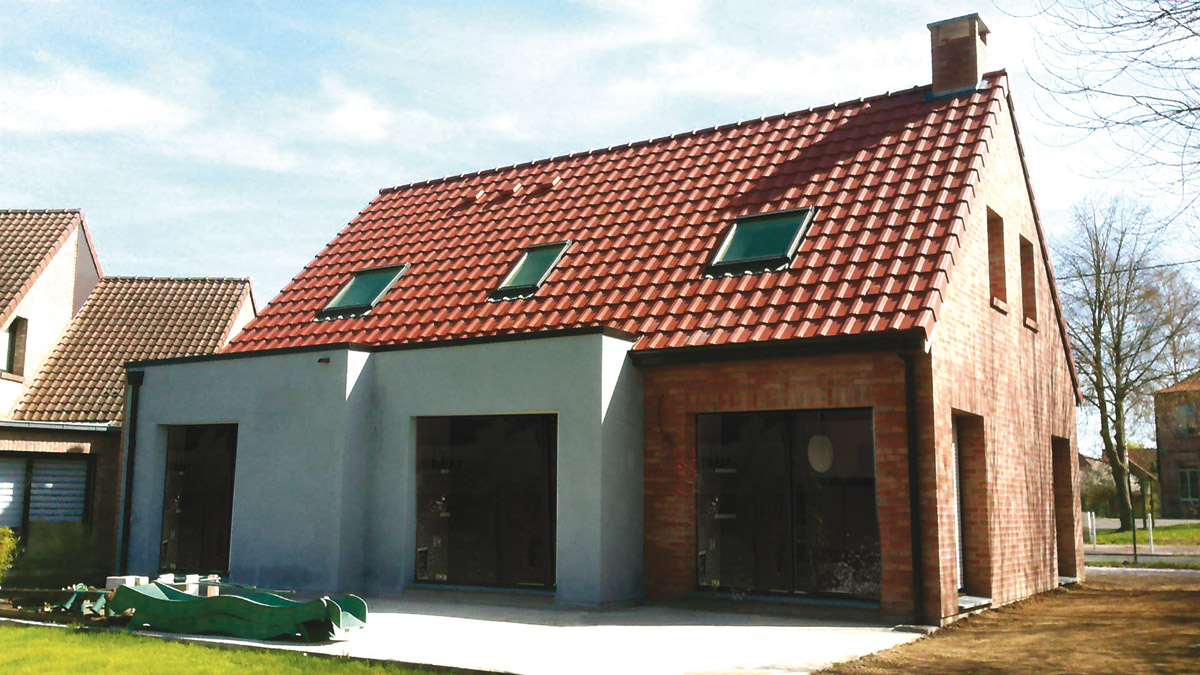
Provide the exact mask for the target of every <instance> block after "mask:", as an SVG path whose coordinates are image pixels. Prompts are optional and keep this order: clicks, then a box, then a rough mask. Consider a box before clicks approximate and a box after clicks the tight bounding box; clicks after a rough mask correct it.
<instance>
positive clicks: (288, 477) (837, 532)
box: [129, 15, 1083, 622]
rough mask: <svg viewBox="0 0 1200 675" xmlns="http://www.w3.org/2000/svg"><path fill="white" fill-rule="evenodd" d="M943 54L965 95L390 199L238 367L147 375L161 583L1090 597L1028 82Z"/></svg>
mask: <svg viewBox="0 0 1200 675" xmlns="http://www.w3.org/2000/svg"><path fill="white" fill-rule="evenodd" d="M930 30H931V33H932V47H933V85H932V86H923V87H916V88H913V89H908V90H903V91H898V92H896V93H889V94H883V95H880V96H874V97H871V98H866V99H860V100H856V101H849V102H846V103H841V104H837V105H829V106H823V107H819V108H812V109H809V110H803V111H800V112H794V113H787V114H782V115H776V116H773V117H764V118H762V119H757V120H751V121H748V122H741V123H738V124H730V125H725V126H719V127H714V128H711V129H702V130H698V131H692V132H689V133H683V134H678V135H674V136H671V137H666V138H658V139H654V140H649V141H641V142H636V143H630V144H627V145H619V146H615V147H611V148H607V149H601V150H594V151H590V152H583V153H576V154H572V155H566V156H561V157H554V158H551V159H546V160H541V161H535V162H529V163H526V164H519V165H516V166H511V167H505V168H500V169H492V170H488V171H482V172H479V173H470V174H465V175H461V176H455V177H450V178H443V179H437V180H429V181H423V182H419V183H414V184H411V185H404V186H400V187H394V188H387V189H384V190H381V191H380V193H379V195H378V197H376V198H375V199H374V200H373V201H372V202H371V203H370V204H369V205H367V207H366V208H365V209H364V210H363V211H362V212H361V213H360V214H358V216H357V217H355V218H354V219H353V220H352V221H351V222H350V223H349V225H347V226H346V227H345V228H344V229H343V230H342V231H341V233H339V234H338V235H337V236H336V237H334V239H333V240H332V241H331V242H330V243H329V245H328V246H327V247H326V248H325V249H324V250H323V251H321V252H320V253H319V254H318V255H317V257H316V258H315V259H314V260H313V261H312V262H310V263H309V264H308V265H307V266H306V267H305V268H304V269H303V270H301V271H300V272H299V273H298V274H297V275H296V277H295V278H294V279H293V280H292V282H291V283H290V284H288V285H287V286H286V287H285V288H284V289H283V290H282V291H281V292H280V294H279V296H278V297H276V298H275V299H274V300H273V301H272V302H271V303H270V304H268V305H267V306H266V307H265V308H264V309H263V311H262V312H261V313H260V314H259V316H258V317H257V318H256V319H255V320H253V321H251V322H250V324H249V325H247V326H246V328H245V329H244V330H242V332H241V333H239V334H238V336H237V337H235V338H234V339H233V341H232V342H231V343H230V345H229V346H228V347H227V348H225V350H223V353H221V354H217V355H214V356H205V357H195V358H184V359H170V360H161V361H147V362H141V363H132V364H129V371H130V381H131V382H135V383H138V384H137V387H136V388H134V389H133V390H131V395H133V393H134V392H136V395H137V396H139V397H140V406H139V407H138V408H137V409H136V412H137V414H138V420H139V421H138V426H137V428H136V429H132V430H131V431H130V441H131V442H133V443H136V446H137V448H138V451H137V460H136V466H135V468H134V474H135V478H134V485H133V496H132V498H133V502H134V510H133V513H135V514H136V519H135V520H136V522H133V523H132V524H131V536H130V549H129V563H130V565H129V570H130V571H131V572H136V573H147V572H150V573H153V572H157V571H159V570H175V571H196V572H200V571H219V572H228V574H229V575H230V576H231V578H232V579H233V580H235V581H241V582H248V583H254V584H263V585H273V586H275V585H278V586H288V587H301V588H312V589H332V588H346V589H358V590H367V591H387V592H395V591H398V590H402V589H405V588H411V587H414V586H420V587H437V586H446V585H449V586H451V587H458V588H461V587H478V588H494V587H507V588H515V589H540V590H542V591H550V592H553V593H554V594H555V597H556V598H557V600H558V601H559V602H563V603H571V604H585V605H602V604H607V603H620V602H631V601H636V600H638V599H641V598H644V597H649V598H667V599H670V598H685V597H688V596H690V595H693V594H701V595H704V596H706V597H730V595H731V594H732V595H735V596H737V597H741V596H742V595H743V594H750V595H751V596H754V595H758V596H763V597H766V596H770V597H779V598H784V599H789V600H796V599H803V598H812V597H820V598H840V599H851V600H855V601H858V602H864V603H868V604H871V605H873V606H876V607H878V608H879V609H880V610H881V611H882V612H883V613H885V614H888V615H904V616H908V617H912V616H916V617H917V618H918V619H919V620H921V621H933V622H944V621H950V620H953V618H954V617H955V616H957V615H959V614H960V613H961V612H962V611H964V610H965V609H967V608H969V607H975V606H978V605H979V604H981V603H983V604H986V603H988V602H992V603H996V604H1001V603H1006V602H1011V601H1014V600H1017V599H1019V598H1023V597H1026V596H1028V595H1030V594H1032V593H1036V592H1039V591H1043V590H1047V589H1050V588H1054V587H1056V586H1057V585H1058V584H1059V582H1060V577H1078V576H1080V575H1081V574H1082V572H1083V565H1082V547H1081V546H1080V532H1081V530H1080V516H1079V492H1078V467H1077V464H1076V462H1075V454H1076V451H1075V405H1076V403H1077V401H1078V398H1077V393H1078V392H1077V388H1076V384H1075V379H1074V378H1075V374H1074V369H1073V366H1072V361H1071V357H1070V352H1069V347H1068V344H1067V341H1066V337H1065V332H1064V327H1063V323H1062V316H1061V312H1060V307H1059V304H1058V298H1057V294H1056V291H1055V285H1054V277H1053V273H1052V270H1051V268H1050V265H1049V258H1048V255H1047V249H1046V244H1045V238H1044V236H1043V232H1042V228H1041V225H1040V223H1039V221H1038V215H1037V210H1036V208H1035V205H1034V202H1033V192H1032V186H1031V185H1030V183H1029V181H1028V173H1027V171H1026V166H1025V160H1024V155H1023V153H1022V149H1021V142H1020V136H1019V135H1018V133H1017V130H1016V125H1015V121H1014V118H1013V105H1012V101H1011V98H1010V94H1009V83H1008V77H1007V75H1005V73H1003V72H993V73H988V74H984V73H983V69H982V64H983V60H984V51H985V49H986V37H987V28H986V26H984V24H983V22H982V21H981V20H980V19H979V17H978V16H977V15H970V16H966V17H961V18H958V19H954V20H951V21H947V22H940V23H937V24H933V25H931V26H930ZM189 456H191V457H200V456H204V457H210V458H212V460H211V461H208V462H205V469H204V471H205V474H204V475H206V476H218V477H219V478H218V479H216V480H215V481H213V483H212V485H213V486H214V487H207V486H205V485H203V484H201V483H198V482H195V481H193V480H192V479H191V478H188V477H185V478H183V479H180V477H178V476H176V475H175V474H174V473H172V471H171V470H170V468H171V467H173V466H174V465H175V463H176V462H177V461H179V460H180V458H186V457H189ZM230 482H232V485H233V490H232V495H231V496H230V495H229V494H228V493H227V492H226V491H225V488H224V486H225V485H227V484H229V483H230ZM169 504H181V505H184V508H185V509H186V508H199V507H200V506H201V505H203V504H209V505H211V508H209V510H208V513H207V515H206V517H205V518H204V519H203V521H202V522H201V521H195V522H192V523H185V522H182V521H181V520H180V519H179V518H177V517H175V515H174V514H173V513H172V509H171V508H165V507H166V506H167V505H169ZM161 514H165V515H161ZM218 532H219V534H217V533H218ZM198 541H204V542H206V544H205V545H204V546H200V545H198V544H196V543H195V542H198ZM185 542H186V543H187V545H186V548H185Z"/></svg>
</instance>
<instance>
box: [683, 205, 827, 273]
mask: <svg viewBox="0 0 1200 675" xmlns="http://www.w3.org/2000/svg"><path fill="white" fill-rule="evenodd" d="M792 214H796V215H799V216H800V224H799V226H798V227H797V228H796V233H795V235H793V237H792V240H791V241H790V242H789V243H788V246H787V248H786V249H785V251H784V252H783V253H782V254H779V255H769V256H758V257H754V258H739V259H736V260H722V258H723V257H724V255H725V253H726V252H727V251H728V250H729V246H730V245H731V244H732V243H733V240H734V237H735V236H736V235H737V229H738V226H739V225H745V224H752V223H754V222H756V221H762V220H774V219H777V218H782V217H786V216H789V215H792ZM816 214H817V210H816V209H815V208H813V207H809V206H803V207H800V208H796V209H785V210H783V211H771V212H768V213H755V214H753V215H747V216H740V217H738V218H735V219H734V220H733V224H732V225H730V226H729V229H728V230H726V232H725V236H724V238H722V239H721V243H720V245H719V246H717V249H716V251H714V252H713V255H712V258H711V260H709V263H708V269H707V271H706V272H705V275H706V276H709V277H718V276H736V275H741V274H757V273H761V272H768V271H771V270H777V269H780V268H782V267H786V266H788V265H790V264H791V262H792V261H793V260H794V259H795V258H796V252H797V251H799V250H800V244H801V242H803V241H804V238H805V237H806V236H808V233H809V231H810V230H811V229H812V224H813V221H814V220H816Z"/></svg>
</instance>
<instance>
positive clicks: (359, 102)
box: [317, 77, 394, 142]
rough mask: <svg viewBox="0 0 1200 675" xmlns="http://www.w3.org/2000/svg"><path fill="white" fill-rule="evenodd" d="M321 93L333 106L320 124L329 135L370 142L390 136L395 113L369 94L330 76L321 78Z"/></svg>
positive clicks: (318, 122) (319, 121) (321, 119)
mask: <svg viewBox="0 0 1200 675" xmlns="http://www.w3.org/2000/svg"><path fill="white" fill-rule="evenodd" d="M321 93H322V95H323V96H324V97H325V98H326V99H328V100H329V103H331V104H332V109H330V110H328V111H327V112H325V113H323V114H322V115H321V116H320V118H319V119H318V120H317V124H318V125H320V126H321V127H322V128H323V130H324V131H325V132H326V134H327V135H328V136H329V137H331V138H333V139H337V140H346V141H357V142H369V141H378V140H381V139H383V138H384V137H386V136H387V134H388V131H389V129H390V128H391V123H392V120H393V117H394V116H393V115H392V113H391V112H390V111H389V110H388V109H387V108H385V107H384V106H383V105H381V104H380V103H379V102H378V101H376V100H375V99H374V98H372V97H371V96H370V95H369V94H367V93H365V92H362V91H358V90H355V89H352V88H350V87H349V86H347V85H345V84H344V83H342V82H341V81H340V80H337V79H335V78H330V77H326V78H323V79H322V80H321Z"/></svg>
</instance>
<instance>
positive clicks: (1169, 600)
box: [820, 568, 1200, 675]
mask: <svg viewBox="0 0 1200 675" xmlns="http://www.w3.org/2000/svg"><path fill="white" fill-rule="evenodd" d="M1198 608H1200V572H1182V571H1174V570H1168V571H1154V572H1139V571H1127V570H1093V569H1091V568H1089V570H1088V582H1087V583H1085V584H1081V585H1078V586H1074V587H1071V588H1060V589H1058V590H1056V591H1051V592H1049V593H1043V594H1042V595H1039V596H1037V597H1034V598H1031V599H1029V600H1026V601H1024V602H1020V603H1017V604H1014V605H1009V606H1007V607H1001V608H999V609H996V610H994V611H990V612H985V613H983V614H980V615H977V616H973V617H970V618H967V619H964V620H962V621H960V622H958V623H956V624H954V625H953V626H951V627H949V628H946V629H945V630H941V631H938V632H937V633H935V634H934V635H932V636H930V637H928V638H924V639H922V640H918V641H916V642H913V643H910V644H907V645H904V646H901V647H897V648H895V649H890V650H888V651H885V652H879V653H877V654H874V655H872V656H868V657H866V658H864V659H860V660H858V661H853V662H850V663H844V664H841V665H838V666H834V667H832V668H829V669H827V670H822V671H820V672H821V673H822V674H824V675H832V674H834V673H846V674H850V673H853V674H856V675H858V674H863V673H894V672H897V671H903V672H939V673H946V672H973V673H1195V672H1197V671H1198V670H1200V609H1198Z"/></svg>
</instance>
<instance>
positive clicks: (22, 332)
mask: <svg viewBox="0 0 1200 675" xmlns="http://www.w3.org/2000/svg"><path fill="white" fill-rule="evenodd" d="M5 332H7V333H8V349H7V350H6V353H5V354H4V364H3V366H4V367H3V368H0V372H3V373H8V374H9V375H16V376H18V377H22V376H24V375H25V342H26V340H27V339H28V337H29V320H28V319H26V318H25V317H21V316H14V317H13V319H12V321H11V322H10V323H9V324H8V328H6V329H5Z"/></svg>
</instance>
